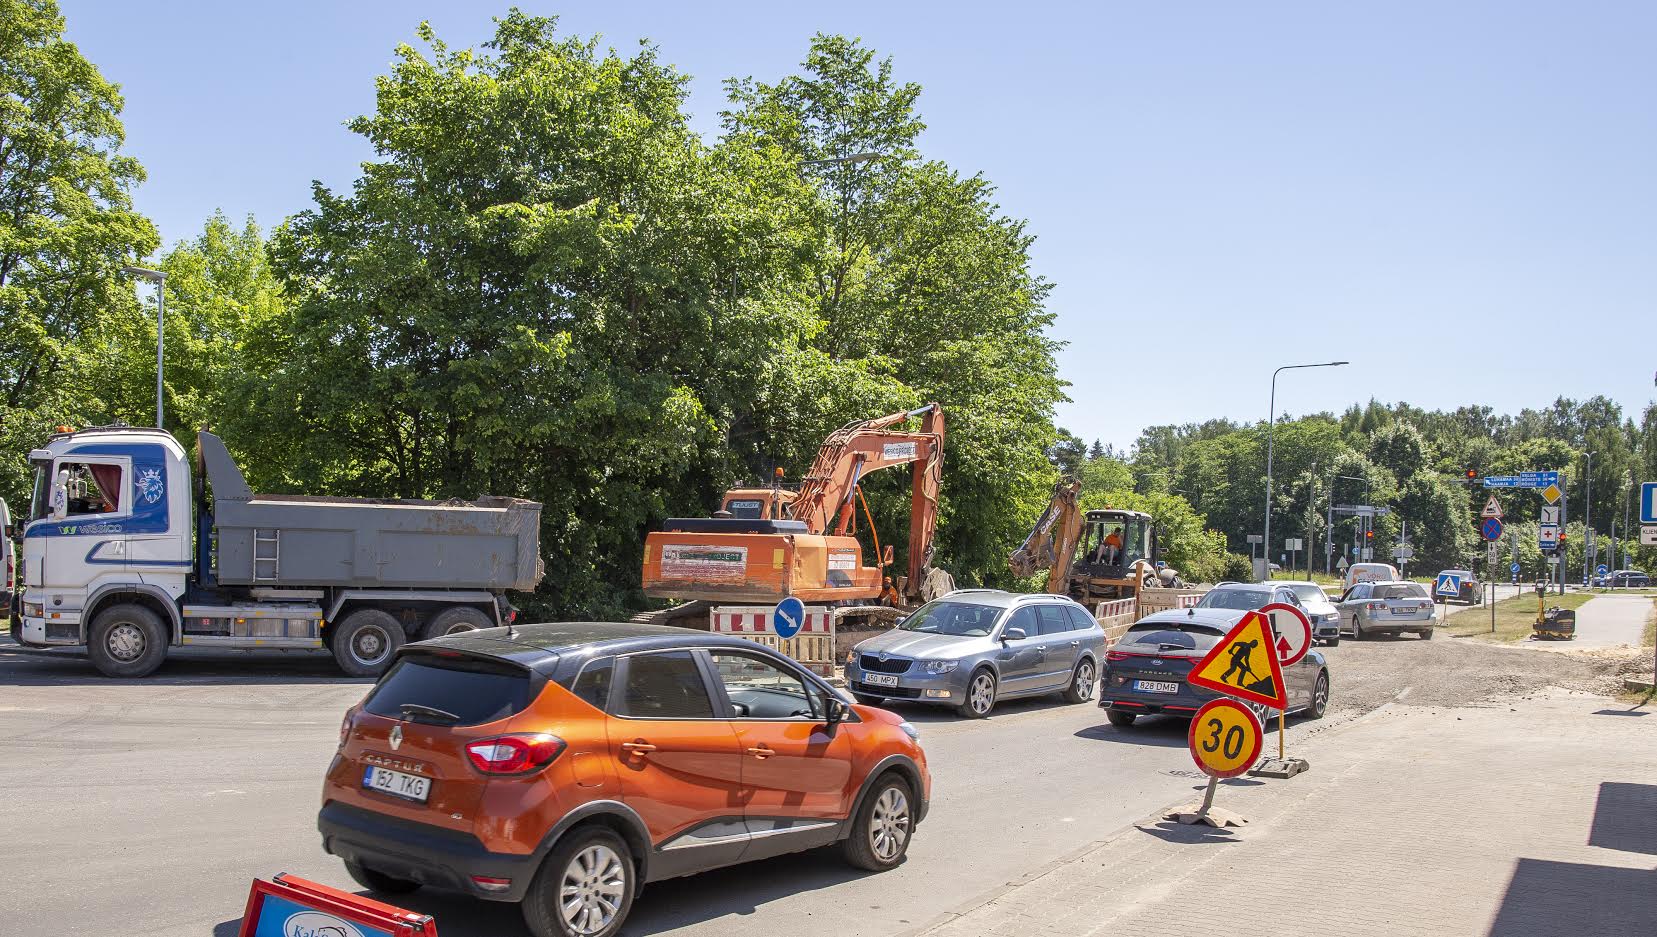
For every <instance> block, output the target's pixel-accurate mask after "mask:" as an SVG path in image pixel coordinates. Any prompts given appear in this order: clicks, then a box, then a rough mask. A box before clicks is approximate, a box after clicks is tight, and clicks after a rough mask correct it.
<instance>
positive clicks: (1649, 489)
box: [1640, 482, 1657, 524]
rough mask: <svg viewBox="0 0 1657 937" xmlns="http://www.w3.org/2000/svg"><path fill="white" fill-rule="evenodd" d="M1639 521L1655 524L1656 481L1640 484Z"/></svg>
mask: <svg viewBox="0 0 1657 937" xmlns="http://www.w3.org/2000/svg"><path fill="white" fill-rule="evenodd" d="M1640 523H1642V524H1657V482H1646V483H1645V484H1643V485H1641V486H1640Z"/></svg>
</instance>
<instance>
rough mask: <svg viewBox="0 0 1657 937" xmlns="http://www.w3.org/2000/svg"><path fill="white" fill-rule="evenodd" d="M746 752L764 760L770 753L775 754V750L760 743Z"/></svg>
mask: <svg viewBox="0 0 1657 937" xmlns="http://www.w3.org/2000/svg"><path fill="white" fill-rule="evenodd" d="M748 754H750V755H753V756H754V757H755V758H758V759H759V760H760V761H764V760H765V759H767V758H770V757H771V756H772V755H775V754H776V752H775V751H773V750H771V749H769V748H766V747H765V746H764V745H760V746H758V747H755V748H750V749H748Z"/></svg>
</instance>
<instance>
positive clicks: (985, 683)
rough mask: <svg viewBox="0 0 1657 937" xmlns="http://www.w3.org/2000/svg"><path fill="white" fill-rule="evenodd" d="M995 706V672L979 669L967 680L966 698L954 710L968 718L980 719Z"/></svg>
mask: <svg viewBox="0 0 1657 937" xmlns="http://www.w3.org/2000/svg"><path fill="white" fill-rule="evenodd" d="M994 708H995V674H993V673H991V672H990V671H989V670H987V669H986V670H979V671H978V672H976V673H974V674H973V675H972V679H971V680H968V681H967V698H966V699H964V700H962V701H961V705H960V706H959V707H957V709H956V711H957V712H959V713H960V714H961V715H963V716H966V717H967V718H969V719H982V718H984V717H985V716H988V715H989V714H990V710H992V709H994Z"/></svg>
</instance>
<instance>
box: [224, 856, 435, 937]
mask: <svg viewBox="0 0 1657 937" xmlns="http://www.w3.org/2000/svg"><path fill="white" fill-rule="evenodd" d="M237 934H238V935H239V937H437V922H436V921H434V920H432V917H431V915H429V914H415V913H414V912H413V911H405V910H403V909H402V908H395V907H392V906H391V905H389V904H385V903H384V902H380V901H375V900H374V899H372V898H364V897H363V896H361V895H353V894H351V893H350V892H343V891H340V890H339V889H337V888H329V887H328V886H327V885H319V884H317V883H316V882H311V881H307V880H305V879H302V878H299V877H298V876H294V875H289V874H287V873H286V872H284V873H282V874H281V875H278V876H276V878H275V879H273V880H271V881H268V882H267V881H265V880H264V879H262V878H256V879H254V880H253V887H252V889H251V890H249V891H248V894H247V910H246V912H244V913H243V914H242V929H241V930H240V931H238V932H237Z"/></svg>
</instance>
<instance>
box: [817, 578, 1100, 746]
mask: <svg viewBox="0 0 1657 937" xmlns="http://www.w3.org/2000/svg"><path fill="white" fill-rule="evenodd" d="M1104 651H1105V632H1104V629H1102V628H1100V627H1099V623H1098V622H1097V621H1095V620H1094V618H1093V616H1092V615H1089V614H1088V612H1087V609H1085V608H1083V607H1081V606H1080V605H1078V604H1076V603H1075V602H1072V601H1071V600H1069V599H1067V598H1065V597H1064V596H1062V595H1015V594H1013V593H1011V592H1003V591H1001V590H999V589H961V590H957V591H955V592H951V593H949V594H948V595H946V596H943V597H942V598H938V599H934V600H933V601H931V602H928V603H926V604H925V605H922V606H921V607H920V608H918V609H916V610H915V611H914V613H913V614H911V615H909V616H907V617H906V618H903V619H902V620H901V621H899V622H898V626H897V627H896V628H894V629H892V630H891V631H888V632H886V633H884V634H880V635H877V636H875V637H872V638H869V639H868V640H866V641H860V642H858V644H857V645H856V646H855V647H853V648H852V649H851V651H850V653H848V654H847V655H846V684H847V686H849V687H850V688H851V691H852V693H853V695H854V696H855V697H856V698H857V701H858V702H859V703H864V704H867V705H871V706H876V705H879V704H880V703H882V702H884V701H885V700H888V699H890V700H904V701H908V702H917V703H938V704H943V705H946V706H953V707H955V709H956V711H957V712H959V713H960V714H961V715H963V716H967V717H969V718H974V719H982V718H984V717H985V716H987V715H989V714H990V711H991V710H992V709H994V708H995V705H996V703H998V702H1000V701H1001V700H1006V699H1017V698H1019V697H1023V696H1042V695H1044V694H1048V693H1063V694H1064V698H1065V699H1066V700H1069V701H1070V702H1072V703H1085V702H1087V701H1088V700H1091V699H1093V691H1094V688H1095V686H1096V684H1097V682H1098V675H1099V658H1100V657H1101V656H1103V654H1104Z"/></svg>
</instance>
